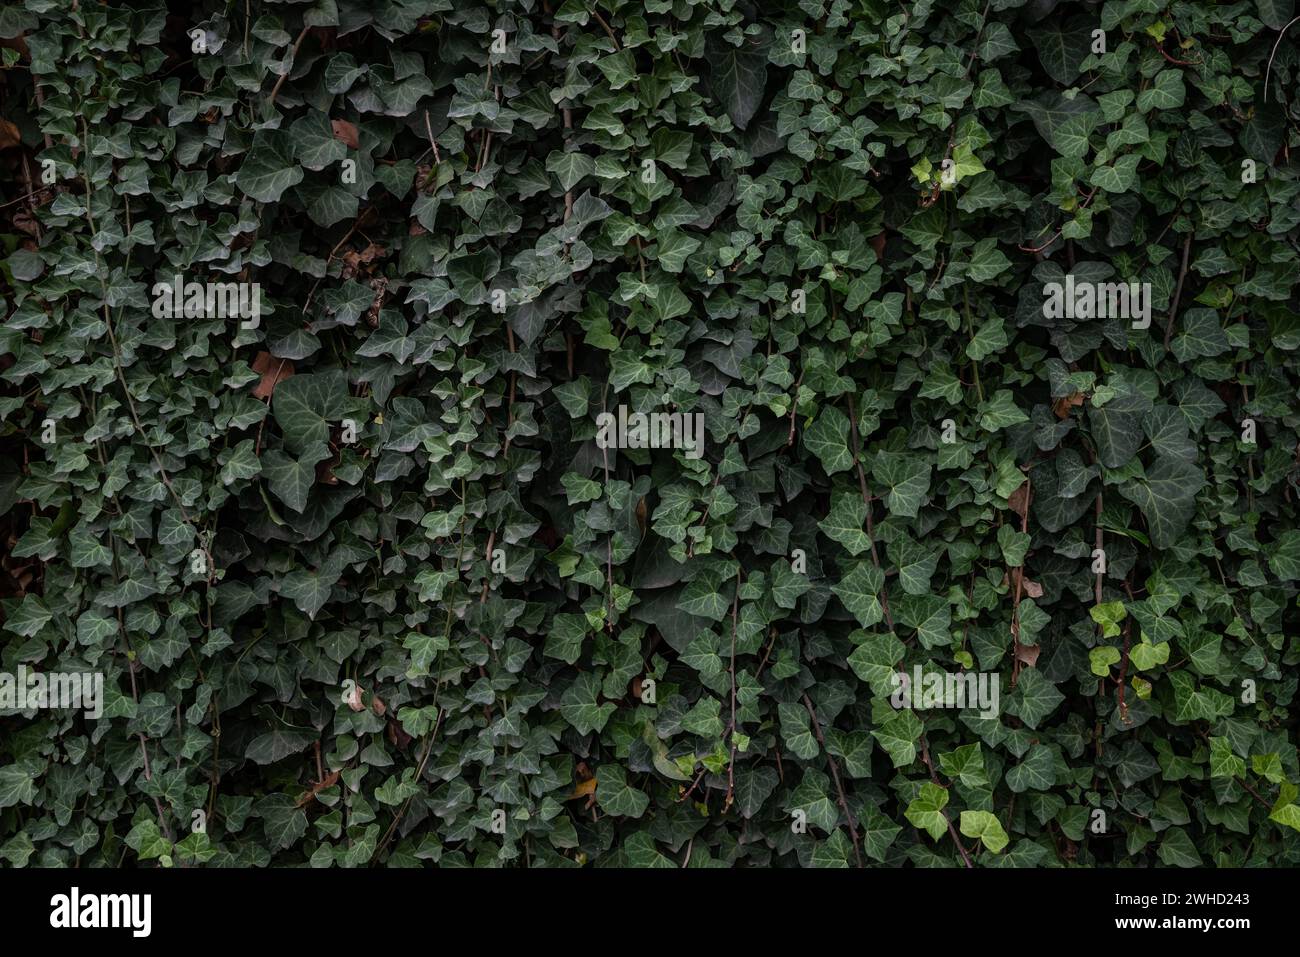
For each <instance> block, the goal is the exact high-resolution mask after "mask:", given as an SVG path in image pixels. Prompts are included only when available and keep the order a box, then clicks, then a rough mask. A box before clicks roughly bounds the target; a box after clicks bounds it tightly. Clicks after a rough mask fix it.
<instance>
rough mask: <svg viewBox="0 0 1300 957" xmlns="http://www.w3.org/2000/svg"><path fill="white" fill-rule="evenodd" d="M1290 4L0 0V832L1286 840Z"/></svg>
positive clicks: (754, 840) (622, 845)
mask: <svg viewBox="0 0 1300 957" xmlns="http://www.w3.org/2000/svg"><path fill="white" fill-rule="evenodd" d="M1293 14H1294V10H1293V4H1292V3H1291V0H1242V2H1235V3H1214V2H1211V0H1174V2H1168V3H1167V2H1163V0H1104V2H1058V0H1029V2H1019V0H953V2H951V3H935V2H930V0H917V2H910V3H904V4H896V3H887V2H884V0H800V2H793V0H776V2H766V0H764V2H762V3H757V2H747V0H638V2H631V0H550V2H549V3H547V2H544V0H519V2H511V0H496V2H494V0H378V2H377V0H306V2H269V0H253V2H251V3H241V2H232V3H215V2H211V0H204V2H199V3H196V4H193V5H184V4H176V5H173V6H172V8H171V9H170V10H169V9H167V8H165V7H164V6H162V5H159V4H158V3H157V2H156V0H127V2H113V3H108V4H103V3H95V2H86V0H83V2H81V3H80V4H77V3H69V2H67V0H15V2H13V3H10V4H8V5H6V6H5V8H4V10H3V12H2V13H0V40H2V41H3V64H4V67H5V70H4V72H3V77H2V78H0V84H3V93H4V122H3V126H0V137H3V139H0V143H3V145H4V146H5V147H6V148H5V150H4V153H3V154H2V155H3V164H2V165H3V168H4V169H5V170H6V171H7V172H6V177H7V185H6V187H5V189H6V196H5V200H6V202H5V205H4V208H3V210H0V214H2V215H3V216H4V223H3V226H2V227H0V229H2V230H3V231H2V232H0V240H2V241H3V243H4V244H5V249H4V259H3V267H2V268H3V280H4V288H3V298H4V324H3V327H0V382H2V384H3V394H2V395H0V415H2V417H3V418H2V421H3V434H2V435H0V513H3V514H4V515H5V516H6V517H5V519H4V525H3V529H0V531H3V534H4V536H5V540H6V547H7V550H8V554H7V556H6V557H5V558H4V562H3V567H4V575H3V576H0V593H3V595H4V599H3V603H2V606H0V607H2V609H3V633H2V634H3V643H2V644H0V649H2V651H0V670H3V671H4V672H8V673H14V672H16V671H17V670H18V668H19V667H20V666H25V667H27V668H29V669H38V670H41V671H44V672H58V671H64V672H83V671H88V672H95V671H98V672H101V673H102V674H103V675H104V676H105V699H104V706H103V714H102V716H101V717H100V718H99V719H98V720H93V719H91V718H89V717H87V716H86V715H85V714H83V713H82V712H81V711H77V710H39V711H38V710H34V709H32V708H27V709H24V710H19V709H15V708H10V709H8V710H6V711H3V712H0V714H3V715H4V716H3V717H0V728H2V729H3V733H0V857H3V858H4V859H5V860H7V861H8V862H9V863H10V864H12V865H16V866H21V865H25V864H30V865H48V866H71V865H73V864H77V863H79V864H81V865H82V866H86V865H91V866H115V865H118V864H119V863H128V864H130V863H143V864H149V865H154V864H156V863H158V862H161V863H162V864H163V865H167V866H172V865H177V866H187V865H194V864H207V865H225V866H264V865H298V864H304V863H307V864H311V865H313V866H320V867H327V866H339V867H357V866H366V865H371V864H386V865H394V866H409V865H417V864H421V863H429V862H433V863H438V864H441V865H447V866H498V865H531V866H576V865H580V864H584V863H585V864H588V865H598V866H636V867H663V866H691V867H705V866H732V865H739V866H827V867H843V866H858V865H864V866H870V865H890V866H897V865H903V864H912V865H918V866H926V867H929V866H954V865H955V866H1014V865H1019V866H1071V865H1107V864H1123V865H1127V864H1138V865H1176V866H1197V865H1201V866H1211V865H1214V866H1230V865H1284V864H1290V865H1295V864H1297V863H1300V835H1298V834H1297V833H1296V832H1297V831H1298V830H1300V803H1297V791H1298V786H1300V767H1298V766H1297V754H1296V727H1297V725H1296V717H1295V716H1294V715H1293V714H1292V712H1291V708H1292V707H1293V706H1294V699H1295V695H1296V685H1297V671H1296V664H1297V661H1298V660H1300V649H1298V648H1297V643H1296V637H1295V636H1296V635H1297V634H1300V611H1298V610H1297V594H1298V592H1300V521H1298V520H1297V519H1298V515H1297V505H1296V497H1297V494H1300V465H1298V464H1297V460H1298V458H1300V451H1298V450H1300V434H1298V429H1300V417H1298V416H1297V412H1296V398H1297V390H1298V387H1300V359H1298V357H1297V355H1296V350H1297V348H1300V316H1298V314H1297V284H1298V283H1300V257H1298V253H1300V247H1298V246H1297V238H1298V237H1300V178H1298V176H1297V172H1298V171H1297V166H1296V163H1295V161H1294V158H1293V155H1292V154H1291V152H1290V150H1292V149H1297V148H1300V125H1297V122H1298V120H1300V105H1298V101H1297V99H1296V95H1295V94H1296V89H1297V76H1298V74H1300V53H1298V49H1297V45H1296V42H1295V37H1296V36H1298V35H1300V30H1298V29H1297V28H1296V27H1291V32H1290V33H1289V34H1288V33H1287V32H1286V28H1287V25H1288V23H1289V21H1290V20H1291V18H1292V16H1293ZM47 171H50V172H49V174H48V176H47ZM177 275H179V276H182V277H183V279H184V281H187V282H188V281H198V282H240V283H252V282H257V283H258V284H259V286H260V296H261V300H260V301H261V313H260V321H258V322H256V323H247V322H241V321H240V319H239V318H237V317H225V318H219V317H216V316H212V315H208V314H203V315H197V316H194V315H192V316H188V317H187V316H184V315H177V316H175V317H171V318H168V317H163V318H159V317H158V316H157V315H156V314H155V312H154V309H153V307H154V303H155V299H156V294H155V292H154V288H155V284H157V283H170V282H172V279H173V277H174V276H177ZM1130 282H1132V283H1136V284H1139V287H1141V284H1147V285H1146V286H1145V288H1147V289H1149V297H1148V298H1147V300H1146V318H1147V319H1149V322H1148V323H1147V324H1146V325H1145V326H1144V325H1143V324H1142V322H1141V321H1138V322H1132V321H1130V317H1128V316H1122V315H1121V316H1117V315H1115V314H1113V313H1112V314H1110V315H1106V316H1100V317H1099V316H1098V314H1097V312H1096V311H1093V312H1090V313H1088V312H1086V311H1085V312H1082V313H1081V312H1077V311H1069V312H1067V313H1061V314H1051V313H1052V310H1047V311H1046V312H1045V310H1044V302H1045V289H1046V288H1048V287H1050V284H1053V283H1059V284H1062V285H1068V286H1071V287H1072V286H1074V285H1075V284H1080V283H1082V284H1087V283H1125V284H1127V283H1130ZM502 307H503V309H502ZM619 407H624V408H625V409H626V410H628V411H630V412H646V413H651V412H677V413H686V414H690V415H692V416H693V415H695V414H696V413H698V414H699V415H700V416H702V421H703V423H704V430H705V432H704V445H703V454H702V455H699V456H695V455H691V454H688V450H685V449H682V448H676V449H673V448H640V449H637V448H613V449H611V448H603V449H602V448H600V447H599V446H598V444H597V442H596V436H597V429H598V420H599V416H600V415H601V413H603V412H616V411H617V410H618V409H619ZM50 426H52V431H51V430H50V428H49V427H50ZM47 435H48V436H49V437H48V438H47V437H46V436H47ZM926 672H929V673H934V672H942V673H947V674H962V673H965V674H969V675H971V676H974V675H976V674H979V675H984V676H985V677H991V678H996V680H997V681H998V687H999V688H1000V689H1001V696H1000V702H999V705H998V707H997V708H996V710H995V712H994V713H992V714H987V715H986V714H984V713H982V712H980V711H978V710H975V709H969V708H968V709H965V710H956V709H943V708H934V707H922V706H917V707H901V708H899V707H894V706H893V704H891V692H892V690H893V687H894V685H895V684H896V682H897V679H896V678H894V677H893V676H894V675H896V674H907V675H912V674H920V673H926Z"/></svg>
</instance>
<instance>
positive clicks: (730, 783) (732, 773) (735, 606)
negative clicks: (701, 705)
mask: <svg viewBox="0 0 1300 957" xmlns="http://www.w3.org/2000/svg"><path fill="white" fill-rule="evenodd" d="M739 612H740V569H739V568H737V569H736V594H735V597H734V598H732V599H731V733H730V737H731V760H730V761H728V762H727V800H726V802H725V803H724V804H723V805H722V810H723V811H724V812H726V811H727V810H728V809H729V808H730V807H731V802H732V801H733V800H734V799H735V793H736V620H737V616H738V614H739Z"/></svg>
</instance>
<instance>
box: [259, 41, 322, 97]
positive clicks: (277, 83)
mask: <svg viewBox="0 0 1300 957" xmlns="http://www.w3.org/2000/svg"><path fill="white" fill-rule="evenodd" d="M309 30H311V27H310V26H305V27H303V28H302V33H300V34H298V39H297V40H294V41H293V50H292V52H290V54H289V63H288V64H287V65H286V66H285V68H284V72H283V73H281V74H280V78H279V79H278V80H276V81H275V86H273V87H271V98H270V99H269V100H267V101H266V105H267V106H275V98H276V97H277V96H279V95H280V88H281V87H282V86H284V81H285V80H287V79H289V74H290V73H292V72H293V64H294V61H295V60H297V59H298V48H299V47H301V46H302V41H303V40H305V39H307V32H308V31H309Z"/></svg>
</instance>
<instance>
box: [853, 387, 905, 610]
mask: <svg viewBox="0 0 1300 957" xmlns="http://www.w3.org/2000/svg"><path fill="white" fill-rule="evenodd" d="M846 401H847V402H848V406H849V436H850V437H851V439H852V441H853V447H852V449H851V451H852V452H853V464H854V465H855V466H857V470H858V486H859V488H861V489H862V501H863V503H864V504H865V505H866V506H867V541H868V543H870V545H871V561H872V564H874V565H875V566H876V568H879V567H880V553H879V552H877V551H876V526H875V520H874V519H873V518H872V517H871V513H872V505H871V503H872V498H871V492H870V491H868V489H867V473H866V472H864V471H863V470H862V454H861V452H862V443H861V441H860V440H859V438H858V420H857V418H856V417H855V413H856V411H857V410H855V409H854V408H853V401H852V399H848V400H846ZM880 608H881V610H882V611H883V612H884V614H885V624H887V625H889V630H890V631H893V630H894V616H893V615H892V614H890V612H889V595H888V594H887V593H886V588H885V585H884V583H883V582H882V583H881V586H880Z"/></svg>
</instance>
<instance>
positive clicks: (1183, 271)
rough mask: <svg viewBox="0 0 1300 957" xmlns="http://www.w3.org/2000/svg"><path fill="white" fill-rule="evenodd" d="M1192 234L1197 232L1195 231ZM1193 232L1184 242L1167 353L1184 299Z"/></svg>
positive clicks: (1166, 345) (1171, 307)
mask: <svg viewBox="0 0 1300 957" xmlns="http://www.w3.org/2000/svg"><path fill="white" fill-rule="evenodd" d="M1192 232H1195V230H1193V231H1192ZM1192 232H1189V233H1188V234H1187V238H1186V239H1184V240H1183V263H1182V265H1181V266H1179V267H1178V285H1177V286H1175V287H1174V302H1173V305H1171V306H1170V307H1169V320H1168V321H1167V322H1166V323H1165V351H1166V352H1167V351H1168V350H1169V340H1170V339H1171V338H1173V335H1174V318H1175V317H1176V316H1177V315H1178V301H1179V300H1180V299H1182V298H1183V282H1184V281H1186V279H1187V256H1188V254H1189V253H1190V252H1191V251H1192Z"/></svg>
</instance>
